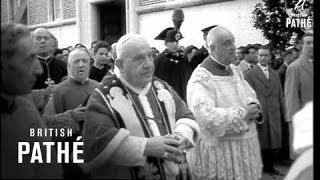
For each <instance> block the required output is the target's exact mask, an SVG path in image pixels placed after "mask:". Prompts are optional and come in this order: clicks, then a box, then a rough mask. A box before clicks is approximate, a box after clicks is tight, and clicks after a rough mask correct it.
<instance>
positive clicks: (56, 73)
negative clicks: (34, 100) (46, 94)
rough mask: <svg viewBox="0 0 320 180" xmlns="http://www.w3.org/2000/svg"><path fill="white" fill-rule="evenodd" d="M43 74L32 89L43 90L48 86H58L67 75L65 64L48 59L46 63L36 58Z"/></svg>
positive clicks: (52, 58) (54, 59)
mask: <svg viewBox="0 0 320 180" xmlns="http://www.w3.org/2000/svg"><path fill="white" fill-rule="evenodd" d="M38 60H39V62H40V64H41V66H42V69H43V73H42V74H41V75H39V76H38V77H37V81H36V83H35V85H34V86H33V89H44V88H46V87H48V86H49V85H54V84H59V83H60V82H61V81H62V78H63V77H64V76H67V75H68V72H67V63H66V62H64V61H62V60H59V59H56V58H55V57H50V58H49V59H48V60H47V61H46V60H43V59H41V58H38Z"/></svg>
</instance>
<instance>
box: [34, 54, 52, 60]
mask: <svg viewBox="0 0 320 180" xmlns="http://www.w3.org/2000/svg"><path fill="white" fill-rule="evenodd" d="M36 56H37V58H38V59H42V60H44V61H48V60H49V59H50V57H51V55H48V56H47V57H41V56H39V55H36Z"/></svg>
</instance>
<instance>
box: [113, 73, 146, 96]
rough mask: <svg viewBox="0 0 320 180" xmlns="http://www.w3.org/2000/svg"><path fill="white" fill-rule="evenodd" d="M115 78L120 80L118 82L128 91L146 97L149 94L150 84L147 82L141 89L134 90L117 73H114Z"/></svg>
mask: <svg viewBox="0 0 320 180" xmlns="http://www.w3.org/2000/svg"><path fill="white" fill-rule="evenodd" d="M116 76H117V77H118V78H119V79H120V81H121V82H122V83H123V84H124V85H125V86H126V87H128V88H129V89H131V90H132V91H133V92H134V93H136V94H138V95H140V94H142V95H146V94H147V93H148V92H149V89H150V87H151V82H149V83H148V84H147V85H145V86H144V87H143V88H142V89H139V88H136V87H134V86H132V85H131V84H130V83H129V82H128V81H126V80H125V79H124V78H123V76H122V75H121V74H120V73H119V74H118V73H116Z"/></svg>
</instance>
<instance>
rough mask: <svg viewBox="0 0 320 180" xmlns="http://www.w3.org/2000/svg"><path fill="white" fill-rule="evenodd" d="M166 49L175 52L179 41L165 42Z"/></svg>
mask: <svg viewBox="0 0 320 180" xmlns="http://www.w3.org/2000/svg"><path fill="white" fill-rule="evenodd" d="M165 45H166V46H167V49H168V50H169V51H171V52H173V51H177V50H178V49H179V41H172V42H169V41H168V42H165Z"/></svg>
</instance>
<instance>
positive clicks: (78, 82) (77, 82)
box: [70, 76, 89, 85]
mask: <svg viewBox="0 0 320 180" xmlns="http://www.w3.org/2000/svg"><path fill="white" fill-rule="evenodd" d="M70 79H71V80H72V81H73V82H75V83H76V84H81V85H84V84H85V83H87V82H88V81H89V78H87V79H86V80H84V81H78V80H75V79H74V78H73V76H70Z"/></svg>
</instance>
